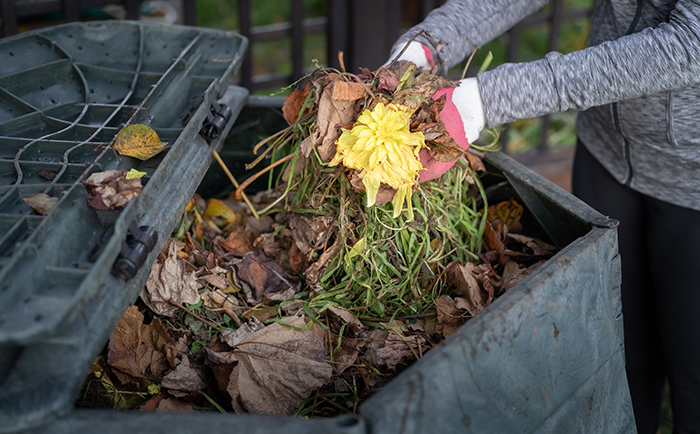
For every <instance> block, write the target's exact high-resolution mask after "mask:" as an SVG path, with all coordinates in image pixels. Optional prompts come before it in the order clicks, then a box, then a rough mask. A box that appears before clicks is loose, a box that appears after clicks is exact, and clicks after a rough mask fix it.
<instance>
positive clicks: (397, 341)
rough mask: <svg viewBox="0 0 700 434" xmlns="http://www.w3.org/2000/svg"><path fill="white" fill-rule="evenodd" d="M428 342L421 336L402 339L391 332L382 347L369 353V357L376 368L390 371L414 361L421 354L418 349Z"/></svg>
mask: <svg viewBox="0 0 700 434" xmlns="http://www.w3.org/2000/svg"><path fill="white" fill-rule="evenodd" d="M426 343H427V340H426V339H425V338H424V337H423V336H420V335H411V336H405V337H401V336H400V335H398V334H397V333H395V332H393V331H390V332H389V334H388V335H387V336H386V338H384V339H383V341H382V344H381V346H379V347H378V348H373V349H372V350H370V351H368V357H369V358H370V359H371V360H372V362H373V364H374V365H376V366H386V367H387V368H388V369H390V370H392V371H393V370H394V369H396V366H398V364H399V363H401V362H405V361H408V360H414V359H415V358H416V356H417V354H419V353H420V352H419V351H418V347H419V346H421V345H425V344H426Z"/></svg>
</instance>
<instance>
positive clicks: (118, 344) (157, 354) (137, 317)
mask: <svg viewBox="0 0 700 434" xmlns="http://www.w3.org/2000/svg"><path fill="white" fill-rule="evenodd" d="M143 319H144V318H143V315H142V314H141V312H139V310H138V308H137V307H136V306H133V305H132V306H129V307H128V308H127V310H126V312H124V315H123V316H122V318H121V319H120V320H119V323H118V324H117V326H116V327H115V329H114V331H113V332H112V334H111V336H110V338H109V347H108V353H107V363H109V365H111V366H112V368H114V369H116V370H119V371H121V372H123V373H125V374H127V375H129V376H131V377H134V378H140V377H143V376H144V375H151V376H154V377H160V376H161V375H162V374H163V372H165V371H166V370H168V369H171V368H172V367H174V366H175V356H176V355H177V349H176V346H175V341H174V340H173V339H172V338H171V337H170V335H169V334H168V333H167V331H166V330H165V328H164V327H163V324H162V323H161V322H160V320H159V319H158V318H156V319H154V320H153V321H151V324H149V325H144V324H143Z"/></svg>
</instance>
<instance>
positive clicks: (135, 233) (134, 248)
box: [112, 222, 158, 280]
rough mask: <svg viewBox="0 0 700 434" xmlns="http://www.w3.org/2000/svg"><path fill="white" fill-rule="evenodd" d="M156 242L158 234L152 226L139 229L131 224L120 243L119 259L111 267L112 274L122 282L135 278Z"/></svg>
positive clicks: (133, 223)
mask: <svg viewBox="0 0 700 434" xmlns="http://www.w3.org/2000/svg"><path fill="white" fill-rule="evenodd" d="M157 242H158V232H156V230H155V229H154V228H153V226H141V227H139V226H137V225H136V223H135V222H131V225H130V226H129V232H128V233H127V236H126V240H123V241H122V244H121V252H119V257H118V258H117V260H116V261H115V262H114V265H113V266H112V274H113V275H114V276H115V277H117V278H121V279H124V280H129V279H131V278H133V277H134V276H136V273H137V272H138V271H139V270H140V269H141V267H143V264H145V263H146V258H148V254H149V253H151V250H153V247H154V246H155V245H156V243H157Z"/></svg>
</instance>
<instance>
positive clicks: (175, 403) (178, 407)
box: [153, 396, 196, 413]
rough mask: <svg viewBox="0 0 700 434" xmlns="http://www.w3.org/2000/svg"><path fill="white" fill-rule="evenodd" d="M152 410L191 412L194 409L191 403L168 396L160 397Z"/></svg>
mask: <svg viewBox="0 0 700 434" xmlns="http://www.w3.org/2000/svg"><path fill="white" fill-rule="evenodd" d="M153 411H162V412H167V413H192V412H194V411H196V410H195V409H194V408H192V404H190V403H188V402H185V401H183V400H181V399H178V398H173V397H170V396H168V397H166V398H163V399H161V400H160V401H159V402H158V405H157V406H156V408H155V409H153Z"/></svg>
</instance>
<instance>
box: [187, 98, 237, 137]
mask: <svg viewBox="0 0 700 434" xmlns="http://www.w3.org/2000/svg"><path fill="white" fill-rule="evenodd" d="M200 105H202V100H201V99H200V100H198V101H197V102H195V103H194V105H193V106H192V108H191V109H190V115H189V116H187V117H186V118H185V119H184V120H183V123H185V124H186V123H187V122H188V121H189V118H190V117H191V116H192V114H194V112H195V111H197V109H198V108H199V106H200ZM232 115H233V112H232V111H231V108H230V107H229V106H227V105H226V104H222V103H220V102H218V101H214V102H212V103H211V107H209V113H207V118H206V119H205V120H204V122H203V123H202V129H201V131H200V132H199V134H201V135H202V136H203V137H204V139H205V140H206V141H207V143H210V142H211V141H212V140H215V139H218V138H219V136H220V135H221V133H222V132H223V131H224V128H226V124H227V123H228V121H229V120H231V116H232Z"/></svg>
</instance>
